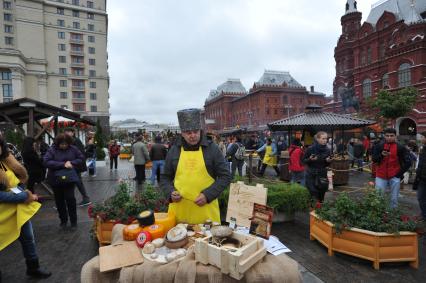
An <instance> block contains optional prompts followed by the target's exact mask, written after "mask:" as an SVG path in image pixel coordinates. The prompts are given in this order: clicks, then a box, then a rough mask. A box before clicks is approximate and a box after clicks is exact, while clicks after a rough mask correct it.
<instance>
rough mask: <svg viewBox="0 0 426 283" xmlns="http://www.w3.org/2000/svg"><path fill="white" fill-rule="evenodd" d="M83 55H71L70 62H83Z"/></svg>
mask: <svg viewBox="0 0 426 283" xmlns="http://www.w3.org/2000/svg"><path fill="white" fill-rule="evenodd" d="M83 59H84V58H83V57H78V56H71V63H72V64H84V61H83Z"/></svg>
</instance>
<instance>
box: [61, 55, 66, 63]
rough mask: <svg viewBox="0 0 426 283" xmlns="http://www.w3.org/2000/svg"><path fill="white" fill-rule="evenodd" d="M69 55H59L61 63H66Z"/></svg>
mask: <svg viewBox="0 0 426 283" xmlns="http://www.w3.org/2000/svg"><path fill="white" fill-rule="evenodd" d="M66 62H67V57H66V56H59V63H66Z"/></svg>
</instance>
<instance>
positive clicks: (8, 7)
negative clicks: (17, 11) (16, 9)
mask: <svg viewBox="0 0 426 283" xmlns="http://www.w3.org/2000/svg"><path fill="white" fill-rule="evenodd" d="M3 9H5V10H12V2H9V1H3Z"/></svg>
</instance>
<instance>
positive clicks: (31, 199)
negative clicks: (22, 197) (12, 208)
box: [25, 190, 38, 203]
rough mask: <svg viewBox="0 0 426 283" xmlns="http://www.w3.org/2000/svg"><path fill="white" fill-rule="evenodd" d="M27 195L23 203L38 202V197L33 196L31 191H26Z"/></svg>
mask: <svg viewBox="0 0 426 283" xmlns="http://www.w3.org/2000/svg"><path fill="white" fill-rule="evenodd" d="M26 192H27V194H28V197H27V200H26V201H25V203H31V202H33V201H38V196H37V195H36V194H33V193H32V192H31V191H28V190H27V191H26Z"/></svg>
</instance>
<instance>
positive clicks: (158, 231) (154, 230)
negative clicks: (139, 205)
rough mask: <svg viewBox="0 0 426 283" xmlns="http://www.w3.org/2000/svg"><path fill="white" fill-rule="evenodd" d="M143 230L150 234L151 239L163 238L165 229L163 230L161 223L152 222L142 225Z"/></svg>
mask: <svg viewBox="0 0 426 283" xmlns="http://www.w3.org/2000/svg"><path fill="white" fill-rule="evenodd" d="M143 231H147V232H149V233H150V234H151V237H152V239H153V240H154V239H157V238H164V235H165V234H166V231H165V230H164V226H163V225H162V224H154V225H151V226H146V227H143Z"/></svg>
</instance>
